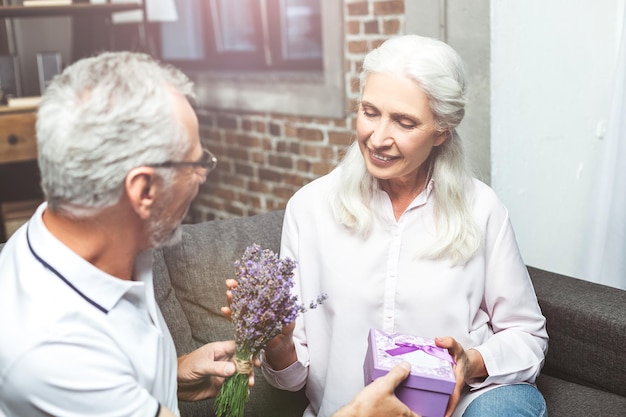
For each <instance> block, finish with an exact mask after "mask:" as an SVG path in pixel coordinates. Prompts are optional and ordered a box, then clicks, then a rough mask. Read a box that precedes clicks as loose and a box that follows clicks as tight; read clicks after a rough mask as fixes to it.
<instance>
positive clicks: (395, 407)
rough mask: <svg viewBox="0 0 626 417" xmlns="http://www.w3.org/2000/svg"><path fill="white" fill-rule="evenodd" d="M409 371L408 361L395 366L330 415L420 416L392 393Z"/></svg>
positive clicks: (342, 416)
mask: <svg viewBox="0 0 626 417" xmlns="http://www.w3.org/2000/svg"><path fill="white" fill-rule="evenodd" d="M410 372H411V365H410V364H409V363H408V362H403V363H401V364H399V365H397V366H395V367H394V368H392V369H391V371H389V373H388V374H387V375H385V376H382V377H380V378H377V379H376V380H375V381H374V382H372V383H371V384H369V385H368V386H367V387H365V388H364V389H363V390H362V391H361V392H359V393H358V394H357V395H356V397H354V399H353V400H352V401H350V403H348V404H347V405H346V406H344V407H343V408H341V409H340V410H339V411H337V412H336V413H335V414H333V416H332V417H377V416H387V417H420V416H418V415H417V414H415V413H414V412H413V411H411V410H410V409H409V407H407V406H406V405H405V404H404V403H403V402H402V401H400V400H399V399H398V398H397V397H396V396H395V395H394V390H395V389H396V388H397V387H398V385H400V383H401V382H402V381H404V380H405V379H406V377H408V376H409V373H410Z"/></svg>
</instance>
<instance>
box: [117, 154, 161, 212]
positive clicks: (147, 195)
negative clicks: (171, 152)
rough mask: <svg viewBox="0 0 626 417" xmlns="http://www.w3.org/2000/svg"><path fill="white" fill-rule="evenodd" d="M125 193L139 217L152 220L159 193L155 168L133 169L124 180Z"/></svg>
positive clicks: (142, 167)
mask: <svg viewBox="0 0 626 417" xmlns="http://www.w3.org/2000/svg"><path fill="white" fill-rule="evenodd" d="M124 192H125V193H126V196H127V197H128V201H129V202H130V205H131V207H132V208H133V210H135V212H136V213H137V215H138V216H139V217H140V218H142V219H144V220H145V219H148V218H150V211H151V210H152V207H153V206H154V201H155V198H156V193H157V184H156V174H155V170H154V168H152V167H146V166H141V167H137V168H133V169H131V170H130V171H129V172H128V174H127V175H126V178H125V179H124Z"/></svg>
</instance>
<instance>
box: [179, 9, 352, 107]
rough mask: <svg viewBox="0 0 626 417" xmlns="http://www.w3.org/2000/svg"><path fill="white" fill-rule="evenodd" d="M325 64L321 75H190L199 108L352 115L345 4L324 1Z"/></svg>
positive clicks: (199, 71) (195, 72)
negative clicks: (347, 87) (348, 101)
mask: <svg viewBox="0 0 626 417" xmlns="http://www.w3.org/2000/svg"><path fill="white" fill-rule="evenodd" d="M321 20H322V22H321V29H322V48H323V52H322V61H323V68H322V69H321V70H317V71H238V72H233V71H219V70H202V69H199V68H197V67H195V68H193V69H190V70H188V71H187V72H188V73H189V75H190V77H191V78H192V79H193V80H194V81H195V83H196V92H197V104H198V107H199V108H201V109H202V108H205V109H224V110H234V111H250V112H262V113H283V114H289V115H301V116H311V117H331V118H343V117H345V116H346V114H347V113H348V112H347V108H346V91H345V69H344V42H345V38H344V32H343V28H344V26H345V23H344V20H343V2H342V1H337V0H321Z"/></svg>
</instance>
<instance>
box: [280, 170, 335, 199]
mask: <svg viewBox="0 0 626 417" xmlns="http://www.w3.org/2000/svg"><path fill="white" fill-rule="evenodd" d="M340 171H341V168H335V169H333V170H332V171H331V172H329V173H328V174H326V175H323V176H321V177H318V178H316V179H314V180H313V181H311V182H309V183H307V184H305V185H303V186H302V188H300V189H299V190H298V191H296V192H295V193H294V195H293V196H292V197H291V198H290V199H289V202H290V203H291V204H294V203H297V202H303V203H305V204H311V203H316V202H320V201H328V200H329V198H330V195H331V194H332V191H333V189H334V188H335V187H336V185H337V182H338V180H339V178H340V175H341V172H340Z"/></svg>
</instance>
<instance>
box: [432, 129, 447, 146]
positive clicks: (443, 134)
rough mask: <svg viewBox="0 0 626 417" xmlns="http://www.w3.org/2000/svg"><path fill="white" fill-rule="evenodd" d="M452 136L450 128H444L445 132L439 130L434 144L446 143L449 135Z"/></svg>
mask: <svg viewBox="0 0 626 417" xmlns="http://www.w3.org/2000/svg"><path fill="white" fill-rule="evenodd" d="M449 136H450V131H449V130H444V131H443V132H438V136H437V138H436V139H435V143H434V144H433V146H439V145H441V144H442V143H444V142H445V141H446V140H447V139H448V137H449Z"/></svg>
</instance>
